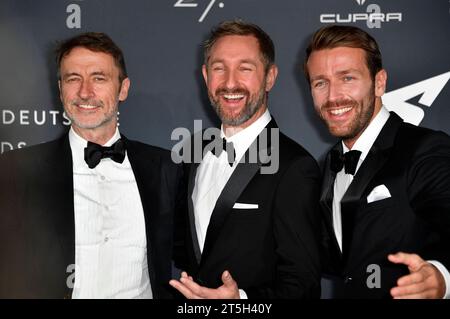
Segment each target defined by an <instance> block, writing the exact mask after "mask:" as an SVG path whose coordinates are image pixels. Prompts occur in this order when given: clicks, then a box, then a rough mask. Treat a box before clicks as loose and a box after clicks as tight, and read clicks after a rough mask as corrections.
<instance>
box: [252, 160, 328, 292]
mask: <svg viewBox="0 0 450 319" xmlns="http://www.w3.org/2000/svg"><path fill="white" fill-rule="evenodd" d="M319 185H320V171H319V168H318V166H317V164H316V162H315V160H314V159H313V158H310V157H306V156H305V157H300V158H297V159H296V160H295V161H293V162H292V163H291V165H290V166H289V167H288V168H287V169H286V171H285V172H284V174H283V176H282V178H281V179H280V182H279V184H278V185H276V188H277V189H276V194H275V196H276V199H275V201H274V207H273V211H272V213H273V219H274V221H273V223H274V233H273V236H274V237H275V241H276V245H277V247H276V254H277V258H278V260H277V267H276V274H275V276H276V280H275V282H276V285H275V287H267V288H250V289H246V290H245V291H246V293H247V295H248V297H249V298H318V297H319V296H320V271H321V268H320V251H319V236H320V232H321V221H320V213H319Z"/></svg>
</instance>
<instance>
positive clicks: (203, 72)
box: [202, 64, 208, 84]
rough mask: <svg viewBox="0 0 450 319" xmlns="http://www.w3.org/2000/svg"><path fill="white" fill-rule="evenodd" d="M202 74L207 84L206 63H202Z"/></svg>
mask: <svg viewBox="0 0 450 319" xmlns="http://www.w3.org/2000/svg"><path fill="white" fill-rule="evenodd" d="M202 74H203V79H204V80H205V83H206V84H208V69H207V67H206V64H203V65H202Z"/></svg>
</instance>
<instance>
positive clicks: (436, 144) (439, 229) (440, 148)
mask: <svg viewBox="0 0 450 319" xmlns="http://www.w3.org/2000/svg"><path fill="white" fill-rule="evenodd" d="M416 142H417V143H418V145H419V146H418V148H417V150H416V152H415V154H414V156H413V158H412V160H411V164H410V165H411V166H410V169H409V175H408V195H409V199H410V203H411V206H412V208H413V210H414V212H415V213H416V215H417V216H418V217H419V218H421V219H422V220H423V221H424V223H426V227H428V228H429V229H431V230H432V231H434V232H435V233H436V234H437V236H439V238H438V239H436V240H435V241H434V242H430V245H428V247H427V249H426V250H425V251H424V252H422V254H423V256H422V258H425V259H427V260H430V259H435V260H438V261H440V262H441V263H443V264H444V265H445V266H446V268H447V269H450V257H449V254H448V245H449V243H450V137H449V136H447V135H446V134H443V133H433V134H429V135H427V136H426V137H424V138H422V139H421V140H419V141H417V140H416Z"/></svg>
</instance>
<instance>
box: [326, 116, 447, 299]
mask: <svg viewBox="0 0 450 319" xmlns="http://www.w3.org/2000/svg"><path fill="white" fill-rule="evenodd" d="M333 149H340V150H341V151H342V144H341V142H339V143H338V144H336V146H334V148H333ZM329 161H330V156H329V154H328V157H327V160H326V163H325V173H324V179H323V184H322V194H321V199H320V202H321V206H322V212H323V214H324V221H325V225H326V227H325V228H326V237H325V242H326V243H325V244H326V246H327V247H328V249H327V250H328V257H329V260H328V261H327V262H326V263H325V266H326V267H327V274H328V275H330V278H331V280H332V281H333V289H334V291H333V295H334V297H336V298H389V297H390V292H389V290H390V289H391V288H392V287H394V286H396V280H397V279H398V278H399V277H401V276H403V275H405V274H407V273H408V270H407V268H406V267H405V266H402V265H395V264H393V263H390V262H389V261H388V259H387V256H388V254H390V253H396V252H399V251H403V252H409V253H417V254H418V255H420V256H421V257H422V258H424V259H425V260H437V261H439V262H441V263H442V264H443V265H444V266H446V268H447V269H450V254H449V247H450V138H449V136H447V135H446V134H444V133H442V132H436V131H432V130H429V129H425V128H421V127H416V126H413V125H411V124H407V123H404V122H403V121H402V120H401V118H400V117H399V116H397V115H396V114H395V113H393V112H391V116H390V117H389V119H388V121H387V122H386V124H385V125H384V127H383V129H382V130H381V132H380V134H379V136H378V137H377V139H376V141H375V143H374V145H373V146H372V148H371V149H370V151H369V154H368V155H367V157H366V159H365V160H364V162H363V163H362V165H361V167H360V168H359V170H358V172H357V173H356V175H355V176H354V179H353V182H352V183H351V184H350V186H349V188H348V190H347V192H346V193H345V194H344V197H343V198H342V201H341V215H342V253H341V250H340V249H339V246H338V243H337V241H336V237H335V235H334V231H333V222H332V208H331V207H332V199H333V185H334V180H335V177H336V174H335V173H333V172H332V171H331V170H330V163H329ZM379 185H385V186H386V187H387V189H388V190H389V193H390V195H391V197H388V198H385V199H382V200H378V201H373V202H370V203H368V201H367V196H368V195H369V194H370V193H371V191H372V190H373V189H374V188H375V187H377V186H379ZM371 265H372V266H371ZM373 265H375V266H373ZM378 267H379V268H378ZM376 276H378V278H377V277H376ZM370 287H372V288H370Z"/></svg>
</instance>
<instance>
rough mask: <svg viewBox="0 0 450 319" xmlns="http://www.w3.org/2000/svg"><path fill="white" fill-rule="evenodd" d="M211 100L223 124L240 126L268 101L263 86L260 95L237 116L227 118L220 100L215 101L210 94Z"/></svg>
mask: <svg viewBox="0 0 450 319" xmlns="http://www.w3.org/2000/svg"><path fill="white" fill-rule="evenodd" d="M209 100H210V102H211V105H212V106H213V107H214V110H215V111H216V113H217V116H219V118H220V120H221V122H222V124H225V125H228V126H239V125H241V124H243V123H245V122H247V121H248V120H249V119H251V118H252V116H253V115H255V113H256V112H258V110H259V109H260V108H261V107H262V106H263V105H264V104H265V101H266V90H265V88H263V89H262V90H261V91H260V92H259V95H258V98H257V99H256V101H254V102H253V103H251V104H246V105H245V107H244V110H243V111H242V112H241V113H239V114H238V116H236V117H235V118H227V117H226V116H225V114H224V113H222V108H221V107H220V102H217V103H216V101H214V98H213V97H212V96H211V95H209Z"/></svg>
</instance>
